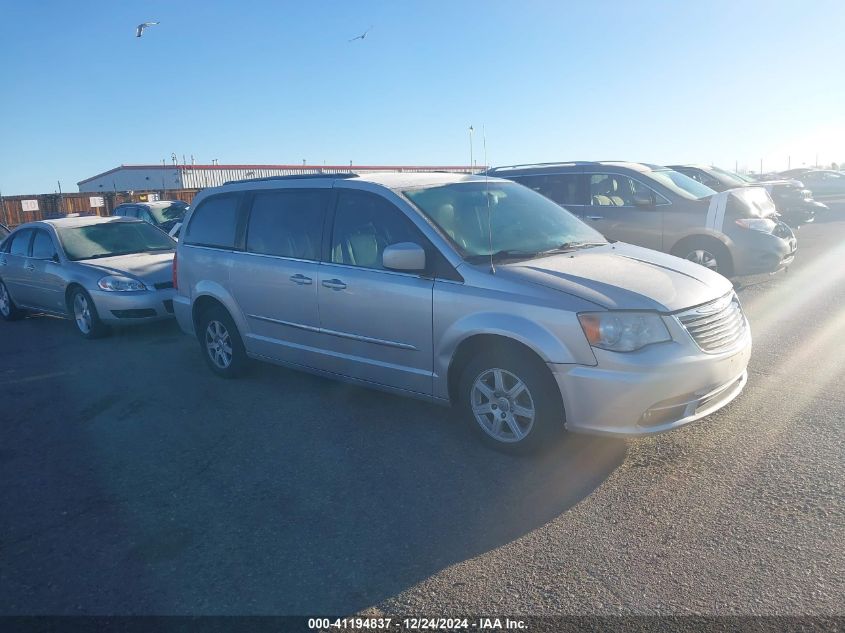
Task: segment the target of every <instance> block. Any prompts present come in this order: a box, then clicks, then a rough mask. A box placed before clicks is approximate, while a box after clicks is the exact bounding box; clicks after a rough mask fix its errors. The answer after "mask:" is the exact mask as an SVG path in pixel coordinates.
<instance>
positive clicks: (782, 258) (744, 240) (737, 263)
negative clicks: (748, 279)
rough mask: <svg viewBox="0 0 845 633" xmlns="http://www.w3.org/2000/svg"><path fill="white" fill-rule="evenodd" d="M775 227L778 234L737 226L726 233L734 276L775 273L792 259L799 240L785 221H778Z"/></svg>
mask: <svg viewBox="0 0 845 633" xmlns="http://www.w3.org/2000/svg"><path fill="white" fill-rule="evenodd" d="M778 230H779V231H780V232H781V235H773V234H771V233H763V232H762V231H754V230H751V229H737V230H734V231H731V232H730V233H729V234H728V235H729V237H730V238H731V239H732V240H733V242H734V244H733V247H732V248H731V256H732V257H733V262H734V275H736V276H738V277H741V276H744V275H758V274H761V273H774V272H777V271H779V270H782V269H783V268H786V267H787V266H789V265H790V264H791V263H792V262H793V260H794V259H795V253H796V251H797V250H798V240H797V239H796V238H795V235H794V234H793V233H792V230H791V229H789V227H788V226H786V225H785V224H783V223H781V224H780V225H779V228H778Z"/></svg>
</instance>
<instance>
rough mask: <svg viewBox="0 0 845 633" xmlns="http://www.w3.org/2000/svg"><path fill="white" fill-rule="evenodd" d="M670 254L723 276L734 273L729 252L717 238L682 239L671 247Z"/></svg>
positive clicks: (729, 275)
mask: <svg viewBox="0 0 845 633" xmlns="http://www.w3.org/2000/svg"><path fill="white" fill-rule="evenodd" d="M672 254H673V255H676V256H677V257H681V258H683V259H688V260H689V261H691V262H695V263H696V264H699V265H700V266H704V267H705V268H709V269H710V270H712V271H713V272H717V273H719V274H720V275H723V276H725V277H731V276H732V275H733V274H734V272H733V262H732V261H731V254H730V252H729V251H728V249H727V248H726V247H725V245H724V244H722V243H721V242H719V241H718V240H714V239H707V238H695V239H691V240H684V241H682V242H681V243H680V244H678V245H677V246H676V247H675V248H674V249H672Z"/></svg>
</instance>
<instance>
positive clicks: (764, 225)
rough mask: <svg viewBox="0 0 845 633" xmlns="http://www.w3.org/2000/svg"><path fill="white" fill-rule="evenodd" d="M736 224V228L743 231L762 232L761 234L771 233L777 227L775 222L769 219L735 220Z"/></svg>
mask: <svg viewBox="0 0 845 633" xmlns="http://www.w3.org/2000/svg"><path fill="white" fill-rule="evenodd" d="M736 223H737V226H741V227H742V228H744V229H751V230H752V231H762V232H763V233H771V232H772V231H774V230H775V227H776V226H777V222H775V221H774V220H770V219H769V218H742V219H740V220H737V221H736Z"/></svg>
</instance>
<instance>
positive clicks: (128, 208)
mask: <svg viewBox="0 0 845 633" xmlns="http://www.w3.org/2000/svg"><path fill="white" fill-rule="evenodd" d="M189 208H190V206H189V205H188V203H187V202H182V201H181V200H159V201H156V202H127V203H124V204H121V205H118V206H117V207H115V209H114V211H113V212H112V215H116V216H119V217H124V218H138V219H140V220H143V221H144V222H149V223H150V224H152V225H153V226H156V227H158V228H160V229H161V230H162V231H164V232H165V233H170V231H171V229H172V228H173V227H174V226H176V225H177V224H178V223H180V222H182V220H183V219H184V218H185V214H186V213H187V212H188V209H189Z"/></svg>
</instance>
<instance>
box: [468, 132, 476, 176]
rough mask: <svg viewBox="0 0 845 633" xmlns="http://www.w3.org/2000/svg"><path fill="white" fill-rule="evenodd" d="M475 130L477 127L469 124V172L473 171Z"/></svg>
mask: <svg viewBox="0 0 845 633" xmlns="http://www.w3.org/2000/svg"><path fill="white" fill-rule="evenodd" d="M473 132H475V128H474V127H472V126H471V125H470V126H469V173H472V165H473V163H472V134H473Z"/></svg>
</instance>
